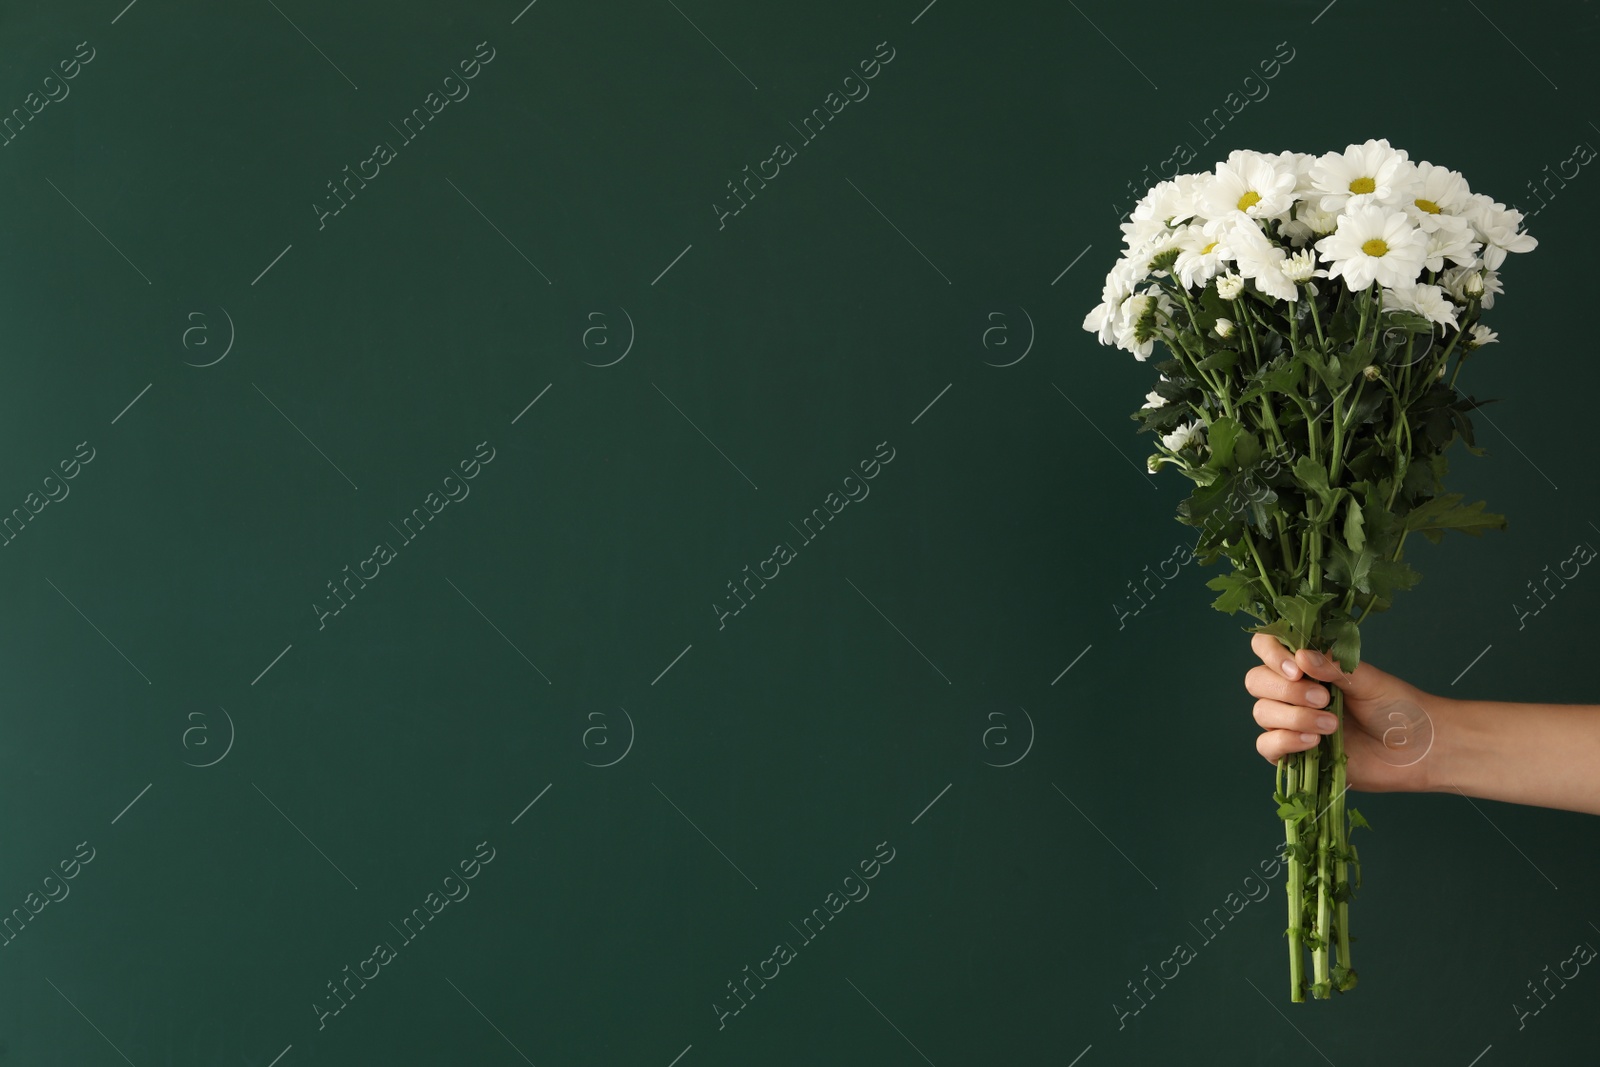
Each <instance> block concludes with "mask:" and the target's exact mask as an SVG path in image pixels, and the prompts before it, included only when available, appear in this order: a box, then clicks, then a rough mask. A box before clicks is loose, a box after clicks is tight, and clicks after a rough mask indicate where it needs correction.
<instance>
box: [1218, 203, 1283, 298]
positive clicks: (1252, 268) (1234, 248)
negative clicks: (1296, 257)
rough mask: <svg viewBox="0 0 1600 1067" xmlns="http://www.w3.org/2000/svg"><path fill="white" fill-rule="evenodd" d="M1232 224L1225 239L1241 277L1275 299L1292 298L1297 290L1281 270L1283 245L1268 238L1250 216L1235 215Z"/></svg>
mask: <svg viewBox="0 0 1600 1067" xmlns="http://www.w3.org/2000/svg"><path fill="white" fill-rule="evenodd" d="M1234 218H1235V220H1236V221H1235V223H1234V225H1233V226H1232V227H1230V228H1229V230H1228V236H1227V239H1226V242H1227V246H1228V249H1229V252H1230V254H1231V256H1232V258H1233V260H1234V262H1235V263H1237V264H1238V272H1239V276H1240V277H1241V278H1247V279H1249V280H1250V281H1253V282H1255V283H1256V288H1257V289H1259V290H1261V292H1263V293H1265V294H1266V295H1267V296H1271V297H1275V298H1276V299H1278V300H1288V301H1294V300H1298V299H1299V297H1300V291H1299V290H1298V289H1296V288H1295V285H1294V283H1293V282H1291V281H1289V279H1288V277H1287V276H1285V274H1284V273H1283V264H1284V262H1285V260H1286V259H1287V256H1286V254H1285V253H1284V250H1283V246H1282V245H1279V244H1278V243H1277V242H1275V241H1273V240H1271V239H1270V238H1269V237H1267V235H1266V234H1265V233H1262V232H1261V227H1260V225H1259V224H1257V223H1256V222H1255V221H1254V220H1252V219H1247V218H1243V217H1240V216H1237V215H1236V216H1234Z"/></svg>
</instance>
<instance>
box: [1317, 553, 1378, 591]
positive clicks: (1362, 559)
mask: <svg viewBox="0 0 1600 1067" xmlns="http://www.w3.org/2000/svg"><path fill="white" fill-rule="evenodd" d="M1373 562H1374V560H1373V557H1372V550H1371V549H1369V548H1363V549H1361V551H1359V552H1356V551H1353V550H1352V549H1350V548H1349V547H1348V546H1347V545H1344V544H1342V543H1340V542H1338V541H1334V542H1333V543H1332V544H1330V545H1329V546H1328V558H1327V559H1326V560H1325V561H1324V563H1323V573H1325V574H1326V575H1327V576H1328V577H1329V578H1330V579H1332V580H1333V581H1335V582H1338V583H1339V584H1340V585H1342V586H1344V587H1345V588H1346V589H1358V590H1360V591H1361V592H1363V593H1369V592H1371V590H1370V589H1369V588H1368V587H1367V575H1368V574H1369V573H1370V572H1371V570H1372V564H1373Z"/></svg>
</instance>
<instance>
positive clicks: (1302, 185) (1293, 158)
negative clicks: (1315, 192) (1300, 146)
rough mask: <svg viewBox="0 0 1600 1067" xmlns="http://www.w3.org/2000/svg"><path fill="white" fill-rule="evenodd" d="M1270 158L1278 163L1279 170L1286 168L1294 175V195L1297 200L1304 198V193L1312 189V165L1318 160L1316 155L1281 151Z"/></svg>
mask: <svg viewBox="0 0 1600 1067" xmlns="http://www.w3.org/2000/svg"><path fill="white" fill-rule="evenodd" d="M1268 158H1270V159H1272V160H1273V161H1274V162H1275V163H1276V164H1277V166H1278V169H1279V170H1286V171H1289V172H1290V173H1292V174H1293V175H1294V177H1295V185H1294V195H1295V198H1296V199H1297V200H1298V199H1303V198H1304V195H1305V194H1306V193H1308V192H1310V191H1311V189H1312V185H1311V165H1312V164H1313V163H1315V162H1316V161H1317V157H1316V156H1314V155H1312V154H1311V153H1309V152H1279V153H1278V154H1277V155H1275V156H1269V157H1268Z"/></svg>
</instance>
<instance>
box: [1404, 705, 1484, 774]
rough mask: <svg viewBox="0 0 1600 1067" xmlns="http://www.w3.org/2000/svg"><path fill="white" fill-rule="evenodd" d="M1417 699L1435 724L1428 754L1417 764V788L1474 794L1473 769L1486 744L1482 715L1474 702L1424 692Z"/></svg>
mask: <svg viewBox="0 0 1600 1067" xmlns="http://www.w3.org/2000/svg"><path fill="white" fill-rule="evenodd" d="M1417 702H1418V703H1419V704H1421V706H1422V709H1423V711H1424V712H1425V713H1426V714H1427V717H1428V721H1429V722H1430V723H1431V724H1432V728H1433V738H1432V744H1431V745H1430V747H1429V749H1428V754H1427V756H1425V757H1424V758H1423V759H1422V760H1420V761H1419V762H1418V764H1417V769H1418V772H1419V775H1418V777H1419V781H1418V784H1417V786H1416V791H1417V792H1420V793H1453V792H1456V791H1457V790H1460V791H1463V792H1466V793H1468V794H1471V793H1472V791H1473V787H1474V784H1475V777H1476V776H1475V774H1474V770H1473V768H1474V767H1476V766H1477V765H1478V759H1477V753H1478V752H1479V751H1480V749H1481V747H1482V746H1481V738H1482V730H1481V728H1480V727H1481V723H1480V718H1481V716H1479V715H1478V713H1477V711H1476V709H1475V706H1474V704H1473V702H1471V701H1467V700H1457V699H1455V698H1453V697H1446V696H1439V695H1437V694H1434V693H1424V692H1420V691H1419V692H1418V695H1417Z"/></svg>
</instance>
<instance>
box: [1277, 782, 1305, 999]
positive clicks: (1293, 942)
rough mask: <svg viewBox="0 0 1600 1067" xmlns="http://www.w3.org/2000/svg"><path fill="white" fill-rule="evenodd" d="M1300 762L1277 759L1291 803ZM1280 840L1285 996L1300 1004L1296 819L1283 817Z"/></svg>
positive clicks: (1301, 878) (1301, 888)
mask: <svg viewBox="0 0 1600 1067" xmlns="http://www.w3.org/2000/svg"><path fill="white" fill-rule="evenodd" d="M1303 763H1304V753H1299V752H1297V753H1295V754H1294V755H1292V756H1286V757H1284V758H1283V759H1281V760H1279V761H1278V766H1279V768H1280V770H1281V771H1282V773H1283V776H1284V788H1283V796H1284V799H1286V800H1289V801H1290V802H1293V800H1294V795H1295V794H1296V793H1297V792H1299V791H1300V771H1301V767H1302V765H1303ZM1283 834H1284V841H1285V842H1286V843H1287V844H1288V850H1287V851H1288V857H1287V861H1286V862H1287V863H1288V866H1289V873H1288V874H1287V875H1286V876H1285V878H1284V886H1285V889H1286V891H1287V893H1288V897H1289V926H1288V937H1289V999H1290V1000H1292V1001H1294V1002H1295V1003H1301V1002H1303V1001H1304V1000H1305V999H1306V991H1305V984H1306V960H1305V948H1304V944H1303V941H1302V934H1301V930H1302V927H1301V917H1302V915H1303V914H1304V911H1305V902H1304V900H1303V899H1302V898H1303V896H1304V894H1305V869H1304V867H1302V865H1301V863H1300V860H1299V858H1298V856H1297V855H1296V853H1297V852H1298V846H1299V844H1300V823H1299V820H1298V819H1285V820H1283Z"/></svg>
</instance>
